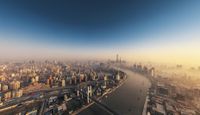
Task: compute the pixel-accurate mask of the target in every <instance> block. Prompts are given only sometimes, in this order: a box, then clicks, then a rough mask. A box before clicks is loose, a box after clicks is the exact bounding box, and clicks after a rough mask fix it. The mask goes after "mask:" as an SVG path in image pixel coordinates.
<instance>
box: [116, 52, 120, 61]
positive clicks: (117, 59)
mask: <svg viewBox="0 0 200 115" xmlns="http://www.w3.org/2000/svg"><path fill="white" fill-rule="evenodd" d="M116 62H117V63H118V62H119V55H118V54H117V55H116Z"/></svg>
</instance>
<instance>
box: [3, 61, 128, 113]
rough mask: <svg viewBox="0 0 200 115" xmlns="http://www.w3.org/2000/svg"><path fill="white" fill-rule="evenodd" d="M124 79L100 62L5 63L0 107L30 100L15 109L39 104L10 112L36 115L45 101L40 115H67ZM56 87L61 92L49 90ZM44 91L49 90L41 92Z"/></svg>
mask: <svg viewBox="0 0 200 115" xmlns="http://www.w3.org/2000/svg"><path fill="white" fill-rule="evenodd" d="M124 78H125V73H123V72H121V71H118V70H115V69H113V68H111V67H109V65H108V64H104V63H100V62H67V63H63V62H56V61H45V62H35V61H29V62H22V63H6V64H2V65H0V89H1V91H0V98H1V102H2V104H1V105H0V108H1V106H3V105H7V104H8V103H10V102H12V101H15V102H16V100H18V99H20V97H23V98H24V97H31V98H30V99H29V100H28V101H27V102H23V103H22V104H21V103H20V104H18V105H17V106H19V105H20V106H22V105H23V104H26V105H27V103H41V104H39V105H37V106H32V105H31V104H29V105H31V108H30V109H28V110H23V111H18V112H14V113H15V114H20V115H23V114H30V113H31V114H38V112H39V111H40V108H42V107H40V106H42V105H43V104H42V103H43V100H44V98H45V99H46V101H45V102H46V104H45V108H44V114H58V113H59V114H61V113H62V114H63V113H65V114H70V113H73V112H75V111H77V110H78V109H80V108H82V107H83V106H84V105H87V104H89V103H91V102H92V100H91V97H92V98H94V99H97V98H100V97H102V96H104V95H106V94H107V93H108V92H111V91H112V88H114V87H116V86H117V85H118V84H119V83H121V82H122V80H123V79H124ZM70 86H71V87H72V88H71V89H67V87H70ZM73 87H74V88H73ZM56 88H63V89H62V90H55V91H53V90H52V89H56ZM65 88H66V89H65ZM48 90H52V91H50V92H48V93H47V94H45V92H41V91H48ZM48 96H49V97H48ZM46 97H48V98H46ZM31 99H32V100H31ZM7 108H9V107H7ZM13 111H14V109H13Z"/></svg>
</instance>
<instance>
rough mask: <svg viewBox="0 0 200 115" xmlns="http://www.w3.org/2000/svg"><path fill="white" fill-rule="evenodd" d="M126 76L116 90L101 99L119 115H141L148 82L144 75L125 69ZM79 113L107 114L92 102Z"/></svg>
mask: <svg viewBox="0 0 200 115" xmlns="http://www.w3.org/2000/svg"><path fill="white" fill-rule="evenodd" d="M121 70H122V71H124V72H125V73H126V74H127V76H128V78H127V80H126V81H125V82H124V84H123V85H122V86H121V87H119V88H118V89H117V90H115V91H114V92H112V93H111V94H109V95H108V97H107V98H103V99H102V103H103V104H105V105H107V106H108V107H109V108H110V109H112V110H113V111H115V112H117V113H118V114H119V115H141V114H142V110H143V106H144V102H145V98H146V95H147V90H148V88H149V87H150V85H151V84H150V82H149V80H148V79H147V78H145V77H144V76H142V75H140V74H137V73H134V72H132V71H130V70H127V69H121ZM79 115H109V114H108V113H107V112H106V111H104V110H103V109H101V108H100V107H98V106H97V105H95V104H93V105H92V106H90V107H89V108H87V109H85V110H83V111H82V112H80V113H79Z"/></svg>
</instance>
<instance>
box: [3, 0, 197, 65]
mask: <svg viewBox="0 0 200 115" xmlns="http://www.w3.org/2000/svg"><path fill="white" fill-rule="evenodd" d="M58 4H59V5H58ZM60 4H61V5H60ZM199 4H200V2H199V1H197V0H194V1H187V0H183V1H176V0H175V1H174V0H170V1H159V0H155V1H153V2H152V1H125V2H122V1H112V0H108V1H107V0H101V1H91V0H86V1H79V2H77V1H60V2H58V3H57V2H55V1H48V2H46V1H29V2H27V1H23V2H17V1H13V2H9V1H1V3H0V17H1V18H0V52H1V56H0V58H2V59H17V58H25V59H29V58H35V57H37V58H49V57H52V58H60V57H62V58H66V57H68V58H69V57H71V58H72V57H77V56H79V58H80V57H82V58H84V59H87V58H90V59H91V58H94V59H109V58H111V59H112V58H113V56H114V55H115V54H117V53H118V54H120V55H121V56H122V58H123V59H126V60H128V61H133V60H138V61H153V62H169V63H182V64H191V65H200V61H199V60H198V59H199V58H200V53H199V49H200V46H199V43H200V34H199V33H200V32H199V30H200V28H199V27H200V21H199V20H200V13H199V10H200V7H199Z"/></svg>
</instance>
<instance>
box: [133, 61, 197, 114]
mask: <svg viewBox="0 0 200 115" xmlns="http://www.w3.org/2000/svg"><path fill="white" fill-rule="evenodd" d="M133 69H134V70H135V71H136V72H139V73H141V74H144V75H145V76H147V77H148V78H149V80H150V81H151V83H152V85H151V88H150V89H149V92H148V96H147V98H146V103H145V108H144V109H145V115H199V114H200V108H199V107H200V106H199V103H200V101H199V100H200V90H199V87H198V86H197V87H193V86H188V85H186V84H184V83H183V82H185V80H182V79H177V78H176V77H166V76H163V75H160V74H159V72H157V71H156V72H155V68H153V67H146V66H142V65H136V64H135V65H134V67H133Z"/></svg>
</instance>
